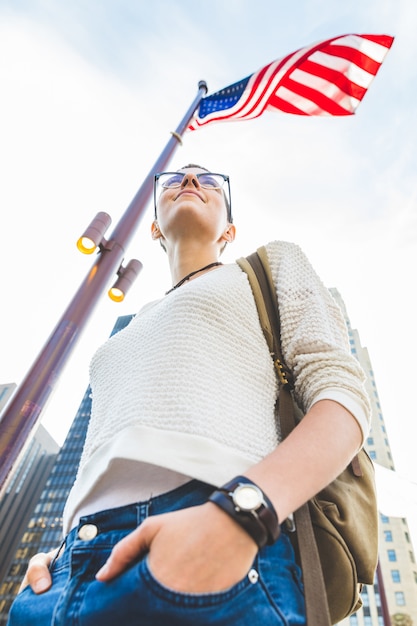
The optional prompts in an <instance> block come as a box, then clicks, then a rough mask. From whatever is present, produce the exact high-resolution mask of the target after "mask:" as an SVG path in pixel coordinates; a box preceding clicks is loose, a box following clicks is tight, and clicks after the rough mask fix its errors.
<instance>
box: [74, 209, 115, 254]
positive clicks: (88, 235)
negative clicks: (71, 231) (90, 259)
mask: <svg viewBox="0 0 417 626" xmlns="http://www.w3.org/2000/svg"><path fill="white" fill-rule="evenodd" d="M110 224H111V217H110V215H108V214H107V213H104V212H103V211H100V213H97V215H96V216H95V218H94V219H93V221H92V222H91V223H90V225H89V226H88V228H87V229H86V230H85V231H84V233H83V234H82V235H81V237H80V238H79V240H78V241H77V248H78V250H79V251H80V252H82V253H83V254H92V253H93V252H94V250H95V249H96V248H97V247H98V246H100V244H102V242H103V241H105V240H104V233H105V232H106V230H107V229H108V227H109V226H110Z"/></svg>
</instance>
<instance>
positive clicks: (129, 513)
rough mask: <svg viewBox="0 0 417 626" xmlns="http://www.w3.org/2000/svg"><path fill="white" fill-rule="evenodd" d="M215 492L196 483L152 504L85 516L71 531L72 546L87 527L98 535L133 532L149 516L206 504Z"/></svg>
mask: <svg viewBox="0 0 417 626" xmlns="http://www.w3.org/2000/svg"><path fill="white" fill-rule="evenodd" d="M214 489H215V487H214V486H213V485H209V484H207V483H204V482H201V481H199V480H194V479H193V480H190V481H189V482H187V483H185V484H184V485H181V486H180V487H177V488H175V489H173V490H172V491H167V492H166V493H163V494H161V495H159V496H155V497H154V498H150V499H149V500H145V501H142V502H135V503H133V504H128V505H125V506H120V507H116V508H114V509H107V510H104V511H98V512H97V513H92V514H91V515H84V516H82V517H81V518H80V520H79V523H78V525H77V526H75V527H74V528H73V529H72V530H71V531H70V533H69V534H68V536H67V539H68V540H69V542H70V543H71V539H72V538H73V537H74V535H77V534H78V532H79V530H80V528H81V527H83V526H85V525H87V524H91V525H94V526H96V528H97V531H98V533H104V532H109V531H113V530H133V529H135V528H136V527H137V526H138V525H139V524H140V523H141V522H143V521H144V520H145V519H146V517H148V516H149V515H157V514H159V513H166V512H169V511H175V510H178V509H183V508H186V507H190V506H196V505H199V504H203V503H204V502H206V501H207V499H208V496H209V495H210V494H211V493H212V492H213V490H214Z"/></svg>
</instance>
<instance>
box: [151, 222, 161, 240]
mask: <svg viewBox="0 0 417 626" xmlns="http://www.w3.org/2000/svg"><path fill="white" fill-rule="evenodd" d="M151 235H152V239H159V238H160V237H162V233H161V231H160V230H159V226H158V222H157V221H156V220H154V221H153V222H152V226H151Z"/></svg>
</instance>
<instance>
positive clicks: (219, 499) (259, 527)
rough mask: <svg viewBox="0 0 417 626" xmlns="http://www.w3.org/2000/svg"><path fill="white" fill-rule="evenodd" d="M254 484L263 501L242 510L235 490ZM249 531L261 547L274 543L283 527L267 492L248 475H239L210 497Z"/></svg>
mask: <svg viewBox="0 0 417 626" xmlns="http://www.w3.org/2000/svg"><path fill="white" fill-rule="evenodd" d="M245 484H246V485H252V486H254V487H255V488H256V489H257V490H258V491H259V492H260V493H261V494H262V500H263V502H262V503H261V504H260V506H258V507H257V508H256V510H253V511H242V510H241V509H239V507H237V506H236V505H235V502H234V499H233V492H234V491H235V490H236V489H237V488H238V487H240V486H241V485H245ZM209 499H210V500H211V501H212V502H214V503H215V504H217V505H218V506H220V507H221V508H222V509H223V510H224V511H225V512H226V513H228V514H229V515H230V516H231V517H233V519H234V520H235V521H236V522H237V523H238V524H240V526H242V528H244V529H245V530H246V532H248V533H249V535H250V536H251V537H252V539H253V540H254V541H255V542H256V543H257V545H258V546H259V547H260V548H261V547H263V546H264V545H266V544H269V545H271V544H273V543H274V542H275V541H276V540H277V539H278V537H279V535H280V532H281V528H280V525H279V521H278V516H277V513H276V511H275V508H274V506H273V504H272V502H271V501H270V500H269V498H268V497H267V496H266V495H265V493H264V492H263V491H262V490H261V489H260V488H259V487H258V485H256V484H255V483H254V482H253V481H252V480H250V479H249V478H246V476H237V477H236V478H234V479H233V480H231V481H230V482H228V483H226V484H225V485H223V486H222V487H220V488H219V489H218V490H217V491H215V492H214V493H213V494H212V495H211V496H210V498H209Z"/></svg>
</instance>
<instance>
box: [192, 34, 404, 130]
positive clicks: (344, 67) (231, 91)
mask: <svg viewBox="0 0 417 626" xmlns="http://www.w3.org/2000/svg"><path fill="white" fill-rule="evenodd" d="M393 41H394V38H393V37H390V36H389V35H354V34H351V35H342V36H339V37H334V38H332V39H326V40H325V41H321V42H319V43H316V44H314V45H311V46H307V47H305V48H301V49H300V50H297V51H296V52H293V53H292V54H289V55H288V56H286V57H285V58H284V59H279V60H278V61H273V62H272V63H270V64H269V65H266V66H265V67H263V68H262V69H260V70H259V71H257V72H255V73H254V74H251V75H250V76H248V77H247V78H244V79H243V80H240V81H239V82H237V83H234V84H233V85H229V86H228V87H225V88H224V89H221V90H220V91H218V92H216V93H214V94H212V95H211V96H207V97H206V98H203V99H202V100H201V103H200V106H199V109H198V112H197V114H196V115H195V117H194V118H193V119H192V121H191V123H190V125H189V129H190V130H197V129H198V128H200V127H201V126H205V125H206V124H210V123H211V122H228V121H239V120H248V119H253V118H255V117H259V116H260V115H262V113H263V112H264V111H267V110H272V111H281V112H283V113H293V114H296V115H322V116H325V115H352V114H353V113H354V112H355V110H356V108H357V106H358V105H359V103H360V101H361V100H362V98H363V97H364V95H365V93H366V91H367V89H368V87H369V85H370V84H371V82H372V80H373V78H374V77H375V75H376V73H377V72H378V70H379V68H380V66H381V64H382V62H383V60H384V58H385V55H386V54H387V52H388V50H389V49H390V47H391V46H392V43H393Z"/></svg>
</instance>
